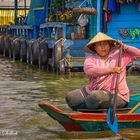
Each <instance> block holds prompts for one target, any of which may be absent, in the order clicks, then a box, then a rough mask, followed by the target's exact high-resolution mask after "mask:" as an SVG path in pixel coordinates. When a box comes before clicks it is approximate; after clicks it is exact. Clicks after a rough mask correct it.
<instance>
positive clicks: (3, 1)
mask: <svg viewBox="0 0 140 140" xmlns="http://www.w3.org/2000/svg"><path fill="white" fill-rule="evenodd" d="M26 5H27V7H29V6H30V0H26ZM18 6H19V7H24V0H18ZM0 7H2V8H4V7H14V0H0Z"/></svg>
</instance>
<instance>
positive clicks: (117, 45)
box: [114, 40, 124, 49]
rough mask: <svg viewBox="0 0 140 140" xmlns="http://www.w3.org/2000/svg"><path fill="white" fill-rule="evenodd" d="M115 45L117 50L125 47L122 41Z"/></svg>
mask: <svg viewBox="0 0 140 140" xmlns="http://www.w3.org/2000/svg"><path fill="white" fill-rule="evenodd" d="M114 45H115V47H116V48H117V49H119V48H120V47H124V44H123V43H122V41H120V40H117V41H116V42H115V43H114Z"/></svg>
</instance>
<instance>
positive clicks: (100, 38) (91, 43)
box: [84, 32, 116, 53]
mask: <svg viewBox="0 0 140 140" xmlns="http://www.w3.org/2000/svg"><path fill="white" fill-rule="evenodd" d="M102 41H110V42H115V41H116V40H114V39H113V38H111V37H109V36H107V35H106V34H104V33H101V32H99V33H98V34H96V36H94V37H93V38H92V39H91V40H90V41H89V43H88V44H87V45H86V46H85V47H84V51H85V52H87V53H93V51H92V50H90V46H93V47H94V45H95V43H97V42H102Z"/></svg>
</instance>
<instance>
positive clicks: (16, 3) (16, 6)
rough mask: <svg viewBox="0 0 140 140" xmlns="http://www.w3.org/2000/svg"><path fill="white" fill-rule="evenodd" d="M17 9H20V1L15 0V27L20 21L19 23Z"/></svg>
mask: <svg viewBox="0 0 140 140" xmlns="http://www.w3.org/2000/svg"><path fill="white" fill-rule="evenodd" d="M17 8H18V1H17V0H14V12H15V13H14V22H15V25H17V23H18V21H17V12H18V11H17Z"/></svg>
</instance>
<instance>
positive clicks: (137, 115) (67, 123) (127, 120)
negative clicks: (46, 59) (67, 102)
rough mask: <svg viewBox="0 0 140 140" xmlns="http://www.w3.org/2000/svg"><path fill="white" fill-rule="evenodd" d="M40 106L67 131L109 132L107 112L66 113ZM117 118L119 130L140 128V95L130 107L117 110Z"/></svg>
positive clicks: (49, 106) (42, 104)
mask: <svg viewBox="0 0 140 140" xmlns="http://www.w3.org/2000/svg"><path fill="white" fill-rule="evenodd" d="M39 106H40V107H41V108H42V109H43V110H44V111H45V112H47V114H48V115H49V116H50V117H52V118H53V119H54V120H56V121H58V122H59V123H60V124H61V125H62V126H63V127H64V128H65V130H67V131H104V130H109V127H108V125H107V123H106V110H96V111H95V110H89V111H88V110H83V111H84V112H72V113H66V112H65V111H63V110H61V109H59V108H58V107H56V106H54V105H52V104H50V103H48V102H40V103H39ZM116 116H117V120H118V126H119V129H121V128H123V129H125V128H140V95H133V96H131V97H130V102H129V104H128V107H127V108H123V109H122V108H121V109H117V113H116Z"/></svg>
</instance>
